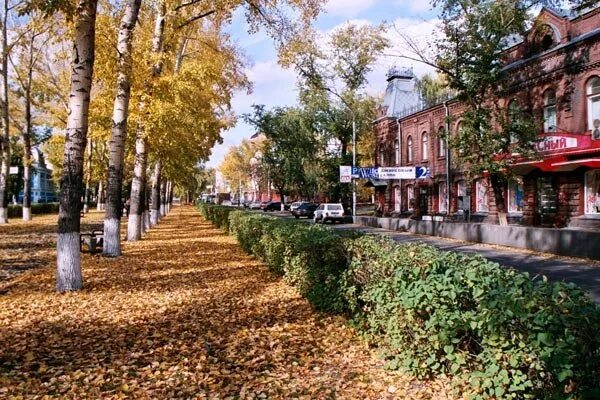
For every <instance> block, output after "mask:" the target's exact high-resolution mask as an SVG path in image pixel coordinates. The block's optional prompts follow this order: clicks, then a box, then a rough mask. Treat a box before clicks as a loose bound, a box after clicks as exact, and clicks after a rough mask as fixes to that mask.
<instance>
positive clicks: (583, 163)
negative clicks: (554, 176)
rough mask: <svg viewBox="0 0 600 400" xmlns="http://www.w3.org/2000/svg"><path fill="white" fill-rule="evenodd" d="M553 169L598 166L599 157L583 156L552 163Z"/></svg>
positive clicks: (599, 166) (570, 169)
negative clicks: (579, 158) (577, 158)
mask: <svg viewBox="0 0 600 400" xmlns="http://www.w3.org/2000/svg"><path fill="white" fill-rule="evenodd" d="M552 167H553V168H554V171H573V170H574V169H576V168H578V167H590V168H600V158H584V159H581V160H569V161H561V162H555V163H552Z"/></svg>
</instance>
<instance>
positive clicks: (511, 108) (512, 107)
mask: <svg viewBox="0 0 600 400" xmlns="http://www.w3.org/2000/svg"><path fill="white" fill-rule="evenodd" d="M520 116H521V107H519V103H518V102H517V100H515V99H512V100H511V101H510V103H508V120H509V122H510V123H512V122H513V121H518V120H519V118H520ZM509 126H510V125H509ZM509 141H510V143H511V144H513V143H517V142H518V141H519V139H518V137H517V136H516V135H515V134H514V132H512V130H511V132H510V134H509Z"/></svg>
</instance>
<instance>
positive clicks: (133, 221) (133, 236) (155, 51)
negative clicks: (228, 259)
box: [127, 0, 167, 241]
mask: <svg viewBox="0 0 600 400" xmlns="http://www.w3.org/2000/svg"><path fill="white" fill-rule="evenodd" d="M166 14H167V6H166V3H165V0H161V1H160V3H159V5H158V10H157V14H156V21H155V24H154V34H153V36H152V55H153V57H154V58H155V59H156V62H155V63H154V65H153V66H152V79H151V82H149V83H148V84H147V85H146V89H145V93H144V95H145V96H144V98H145V99H144V100H143V101H142V102H141V103H140V111H141V112H140V115H144V108H145V101H149V100H150V98H151V96H152V88H153V86H154V80H155V79H156V78H157V77H158V76H160V74H161V72H162V66H163V61H162V57H161V55H162V52H163V41H164V30H165V16H166ZM146 151H147V145H146V138H145V132H144V126H143V124H142V123H138V126H137V129H136V133H135V164H134V171H133V182H132V184H131V199H130V203H131V211H130V214H129V221H128V224H127V240H130V241H135V240H139V239H140V238H141V236H142V232H141V230H142V227H143V224H144V222H145V221H144V220H145V218H144V214H143V209H144V203H143V202H144V196H143V191H144V189H145V186H146V160H147V153H146Z"/></svg>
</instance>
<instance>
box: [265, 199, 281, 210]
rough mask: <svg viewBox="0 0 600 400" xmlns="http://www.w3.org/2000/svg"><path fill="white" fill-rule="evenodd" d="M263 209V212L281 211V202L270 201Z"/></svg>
mask: <svg viewBox="0 0 600 400" xmlns="http://www.w3.org/2000/svg"><path fill="white" fill-rule="evenodd" d="M262 209H263V211H281V202H279V201H269V202H268V203H267V204H265V206H264V207H263V208H262Z"/></svg>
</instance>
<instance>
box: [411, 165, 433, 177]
mask: <svg viewBox="0 0 600 400" xmlns="http://www.w3.org/2000/svg"><path fill="white" fill-rule="evenodd" d="M415 175H416V178H417V179H425V178H429V177H430V176H431V175H430V173H429V167H416V168H415Z"/></svg>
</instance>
